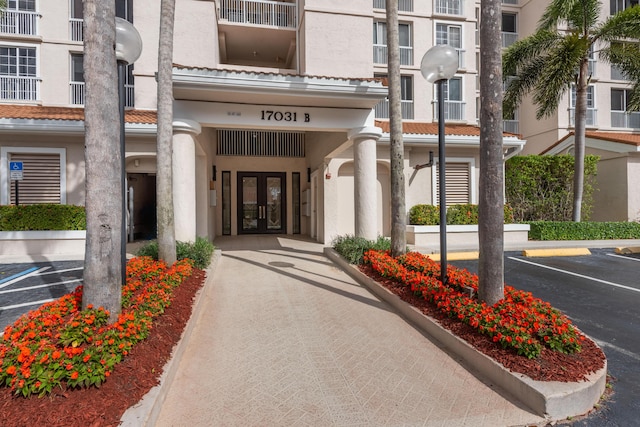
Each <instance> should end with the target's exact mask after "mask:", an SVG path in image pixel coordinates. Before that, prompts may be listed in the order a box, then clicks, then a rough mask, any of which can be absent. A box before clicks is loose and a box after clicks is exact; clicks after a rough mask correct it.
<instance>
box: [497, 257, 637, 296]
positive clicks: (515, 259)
mask: <svg viewBox="0 0 640 427" xmlns="http://www.w3.org/2000/svg"><path fill="white" fill-rule="evenodd" d="M508 258H509V259H512V260H514V261H519V262H524V263H525V264H531V265H535V266H536V267H541V268H546V269H547V270H553V271H557V272H560V273H565V274H569V275H571V276H576V277H580V278H582V279H587V280H592V281H594V282H599V283H604V284H605V285H609V286H613V287H616V288H622V289H626V290H628V291H633V292H640V289H637V288H632V287H631V286H625V285H621V284H619V283H613V282H609V281H607V280H602V279H596V278H595V277H590V276H585V275H584V274H578V273H574V272H572V271H567V270H561V269H559V268H555V267H549V266H548V265H543V264H538V263H536V262H531V261H527V260H524V259H520V258H515V257H508Z"/></svg>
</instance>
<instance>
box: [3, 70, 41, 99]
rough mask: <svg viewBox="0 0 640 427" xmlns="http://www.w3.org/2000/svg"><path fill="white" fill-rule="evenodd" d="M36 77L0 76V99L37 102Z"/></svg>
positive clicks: (37, 85)
mask: <svg viewBox="0 0 640 427" xmlns="http://www.w3.org/2000/svg"><path fill="white" fill-rule="evenodd" d="M39 85H40V79H39V78H38V77H16V76H0V99H2V100H5V101H6V100H11V101H37V100H38V93H39V91H38V88H39Z"/></svg>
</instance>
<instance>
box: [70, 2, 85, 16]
mask: <svg viewBox="0 0 640 427" xmlns="http://www.w3.org/2000/svg"><path fill="white" fill-rule="evenodd" d="M83 14H84V13H83V7H82V0H71V17H72V18H73V19H82V17H83Z"/></svg>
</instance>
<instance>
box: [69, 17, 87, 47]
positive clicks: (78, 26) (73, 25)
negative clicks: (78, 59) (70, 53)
mask: <svg viewBox="0 0 640 427" xmlns="http://www.w3.org/2000/svg"><path fill="white" fill-rule="evenodd" d="M69 38H70V39H71V40H73V41H74V42H81V41H83V40H84V35H83V33H82V19H78V18H69Z"/></svg>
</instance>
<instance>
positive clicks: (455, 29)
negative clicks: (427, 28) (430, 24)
mask: <svg viewBox="0 0 640 427" xmlns="http://www.w3.org/2000/svg"><path fill="white" fill-rule="evenodd" d="M436 44H448V45H449V46H451V47H454V48H456V49H461V48H462V27H461V26H459V25H448V24H436Z"/></svg>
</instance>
